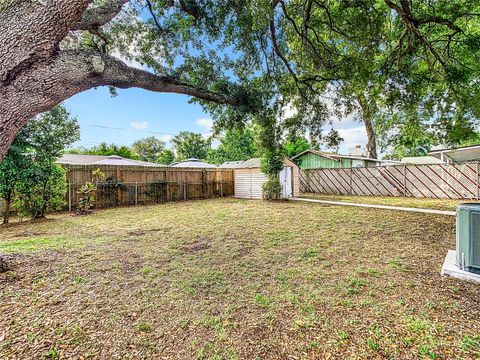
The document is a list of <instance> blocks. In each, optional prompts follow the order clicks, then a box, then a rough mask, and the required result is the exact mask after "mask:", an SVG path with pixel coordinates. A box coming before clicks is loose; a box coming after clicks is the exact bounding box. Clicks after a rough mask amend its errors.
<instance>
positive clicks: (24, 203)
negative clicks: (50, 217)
mask: <svg viewBox="0 0 480 360" xmlns="http://www.w3.org/2000/svg"><path fill="white" fill-rule="evenodd" d="M66 191H67V182H66V176H65V170H64V169H63V168H62V167H61V166H59V165H55V164H50V166H46V167H37V168H33V169H31V170H30V171H28V175H27V176H25V177H24V179H23V180H22V182H21V183H20V184H19V185H18V192H19V194H18V196H17V198H16V199H15V201H14V203H13V205H14V207H15V208H16V209H17V211H18V214H19V215H20V216H29V217H31V218H32V219H41V218H44V217H45V214H47V213H49V212H52V211H58V210H61V209H62V208H63V207H64V206H65V193H66Z"/></svg>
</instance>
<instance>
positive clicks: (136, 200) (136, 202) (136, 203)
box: [135, 181, 138, 205]
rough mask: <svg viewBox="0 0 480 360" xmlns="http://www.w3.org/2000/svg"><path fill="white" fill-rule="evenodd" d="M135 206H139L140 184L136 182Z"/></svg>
mask: <svg viewBox="0 0 480 360" xmlns="http://www.w3.org/2000/svg"><path fill="white" fill-rule="evenodd" d="M135 205H138V182H137V181H135Z"/></svg>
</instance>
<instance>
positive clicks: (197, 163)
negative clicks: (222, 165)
mask: <svg viewBox="0 0 480 360" xmlns="http://www.w3.org/2000/svg"><path fill="white" fill-rule="evenodd" d="M170 167H175V168H181V167H184V168H207V169H216V168H217V166H216V165H213V164H208V163H206V162H204V161H201V160H199V159H196V158H190V159H187V160H185V161H181V162H178V163H175V164H172V165H170Z"/></svg>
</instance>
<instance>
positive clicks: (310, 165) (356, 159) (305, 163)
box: [292, 150, 382, 170]
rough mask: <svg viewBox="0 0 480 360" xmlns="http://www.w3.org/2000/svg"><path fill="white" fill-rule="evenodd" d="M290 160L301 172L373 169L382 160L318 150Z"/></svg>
mask: <svg viewBox="0 0 480 360" xmlns="http://www.w3.org/2000/svg"><path fill="white" fill-rule="evenodd" d="M292 160H293V161H294V162H295V163H296V164H297V165H298V167H299V168H300V169H302V170H306V169H338V168H352V167H373V166H380V165H382V160H379V159H371V158H368V157H365V156H361V155H342V154H335V153H330V152H325V151H318V150H305V151H304V152H301V153H300V154H298V155H296V156H294V157H293V158H292Z"/></svg>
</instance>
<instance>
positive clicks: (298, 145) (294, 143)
mask: <svg viewBox="0 0 480 360" xmlns="http://www.w3.org/2000/svg"><path fill="white" fill-rule="evenodd" d="M283 148H284V150H285V153H286V155H287V156H288V157H289V158H291V157H294V156H295V155H298V154H300V153H301V152H304V151H305V150H308V149H310V144H309V143H308V140H307V139H305V138H304V137H299V138H297V139H294V140H290V141H287V142H286V143H285V145H284V146H283Z"/></svg>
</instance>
